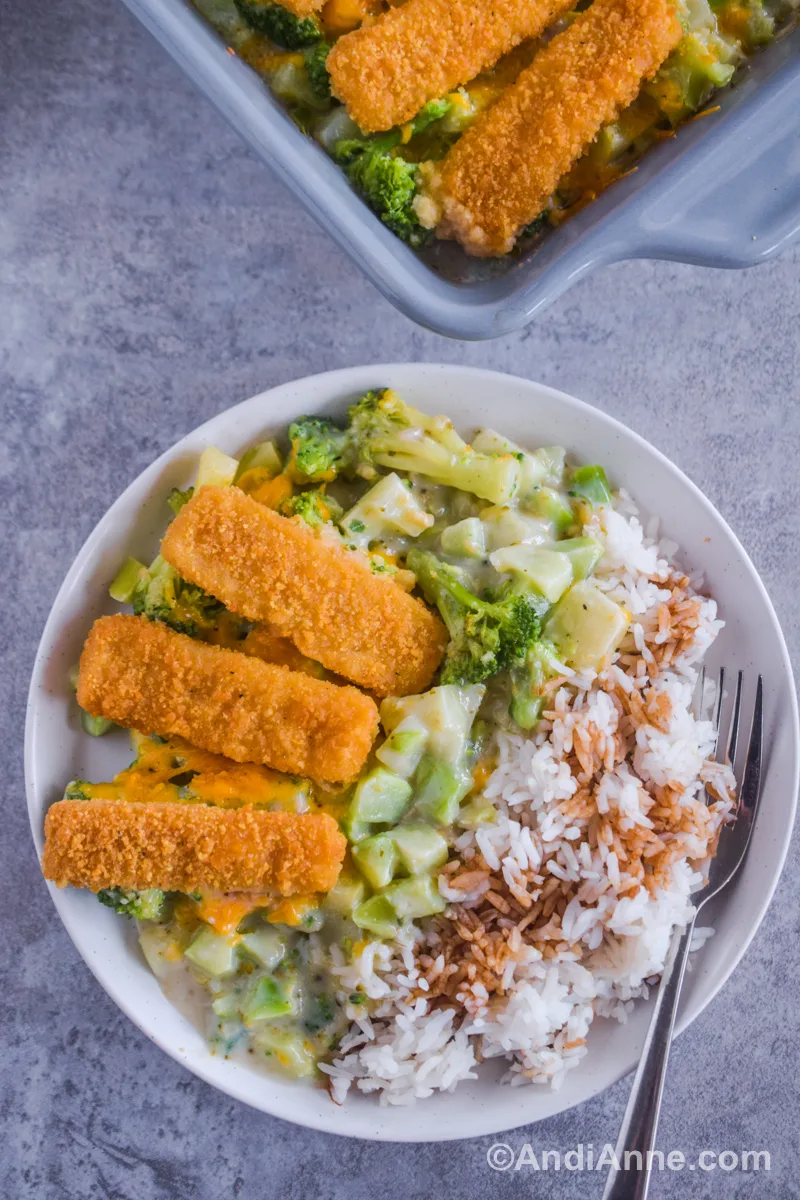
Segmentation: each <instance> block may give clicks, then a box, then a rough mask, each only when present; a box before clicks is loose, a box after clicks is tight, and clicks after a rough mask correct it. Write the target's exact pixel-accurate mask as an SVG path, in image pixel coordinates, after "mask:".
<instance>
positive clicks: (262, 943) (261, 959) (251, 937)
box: [239, 929, 286, 971]
mask: <svg viewBox="0 0 800 1200" xmlns="http://www.w3.org/2000/svg"><path fill="white" fill-rule="evenodd" d="M239 949H240V950H243V951H244V952H245V954H246V955H247V957H248V958H252V959H255V961H256V962H257V963H259V964H260V965H261V966H262V967H266V968H267V970H269V971H271V970H272V969H273V968H274V967H277V965H278V963H279V962H280V961H281V959H282V958H283V956H284V954H285V953H286V944H285V942H284V940H283V938H282V937H281V935H280V934H279V933H278V932H277V930H275V929H256V930H255V931H254V932H253V933H246V934H244V936H243V937H241V938H240V939H239Z"/></svg>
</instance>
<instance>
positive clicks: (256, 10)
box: [236, 0, 322, 50]
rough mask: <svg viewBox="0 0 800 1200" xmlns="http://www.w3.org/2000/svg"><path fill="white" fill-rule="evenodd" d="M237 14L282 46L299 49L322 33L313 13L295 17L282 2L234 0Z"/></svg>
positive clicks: (315, 40)
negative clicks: (309, 15) (307, 15)
mask: <svg viewBox="0 0 800 1200" xmlns="http://www.w3.org/2000/svg"><path fill="white" fill-rule="evenodd" d="M236 7H237V8H238V10H239V14H240V16H241V17H242V20H244V21H245V22H246V23H247V24H248V25H249V26H250V28H251V29H255V30H256V32H257V33H263V34H264V36H265V37H268V38H269V40H270V41H271V42H274V43H275V45H276V46H282V47H283V49H284V50H302V49H303V48H304V47H305V46H312V45H313V44H314V42H318V41H319V40H320V38H321V37H322V31H321V30H320V27H319V25H318V23H317V21H316V19H315V18H314V17H296V16H295V14H294V13H293V12H289V9H288V8H284V7H283V5H281V4H273V3H272V0H236Z"/></svg>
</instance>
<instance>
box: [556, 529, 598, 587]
mask: <svg viewBox="0 0 800 1200" xmlns="http://www.w3.org/2000/svg"><path fill="white" fill-rule="evenodd" d="M552 549H553V550H557V551H558V552H559V554H566V556H567V558H568V559H569V561H570V563H571V565H572V578H573V580H574V581H575V582H576V583H577V581H578V580H579V579H586V578H587V577H588V576H589V575H591V573H592V571H593V570H594V569H595V567H596V566H597V564H598V563H599V562H600V559H601V558H602V557H603V547H602V545H601V544H600V542H598V540H597V538H593V537H588V536H587V537H574V538H565V539H564V541H562V542H556V543H554V545H553V546H552Z"/></svg>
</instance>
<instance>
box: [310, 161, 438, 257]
mask: <svg viewBox="0 0 800 1200" xmlns="http://www.w3.org/2000/svg"><path fill="white" fill-rule="evenodd" d="M333 156H334V158H335V159H336V161H337V162H338V163H339V165H340V166H341V167H343V168H344V171H345V174H346V175H347V178H348V179H349V180H350V182H351V183H352V185H353V187H354V188H356V190H357V191H358V192H359V193H360V194H361V196H362V198H363V199H364V200H365V201H366V203H367V204H368V205H369V207H370V208H371V209H372V211H373V212H374V213H375V215H376V216H377V217H380V219H381V220H382V221H383V223H384V225H386V226H387V227H388V228H389V229H391V231H392V233H395V234H397V236H398V237H399V238H402V240H403V241H404V242H407V243H408V245H409V246H413V247H414V249H415V250H416V249H419V248H420V247H421V246H424V244H425V243H426V241H427V240H428V239H429V237H430V231H429V230H427V229H425V228H424V227H423V226H422V225H421V224H420V221H419V218H418V217H417V214H416V213H415V212H414V204H413V201H414V197H415V195H416V192H417V173H418V171H419V167H418V166H417V164H416V163H412V162H407V161H406V159H404V158H400V157H399V156H398V155H396V154H395V152H394V149H388V150H387V149H385V148H384V146H383V145H382V144H381V141H380V139H378V140H376V141H374V142H369V141H360V140H358V139H355V138H350V139H345V140H343V141H341V142H337V143H336V146H335V148H334V152H333Z"/></svg>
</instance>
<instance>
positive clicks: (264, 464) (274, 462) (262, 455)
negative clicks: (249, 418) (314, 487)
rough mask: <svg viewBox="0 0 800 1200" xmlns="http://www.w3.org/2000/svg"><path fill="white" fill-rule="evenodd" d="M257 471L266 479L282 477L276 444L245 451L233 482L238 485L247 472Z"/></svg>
mask: <svg viewBox="0 0 800 1200" xmlns="http://www.w3.org/2000/svg"><path fill="white" fill-rule="evenodd" d="M255 470H258V471H263V472H264V478H265V479H274V478H275V476H276V475H280V473H281V471H282V470H283V463H282V462H281V456H280V454H279V453H278V451H277V448H276V446H275V443H274V442H258V443H257V445H255V446H251V447H250V449H249V450H245V452H244V454H243V455H242V457H241V458H240V459H239V465H238V467H237V468H236V474H235V475H234V477H233V482H234V483H238V482H239V480H240V479H241V478H242V476H243V475H244V474H246V472H247V471H255ZM198 486H199V482H198Z"/></svg>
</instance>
